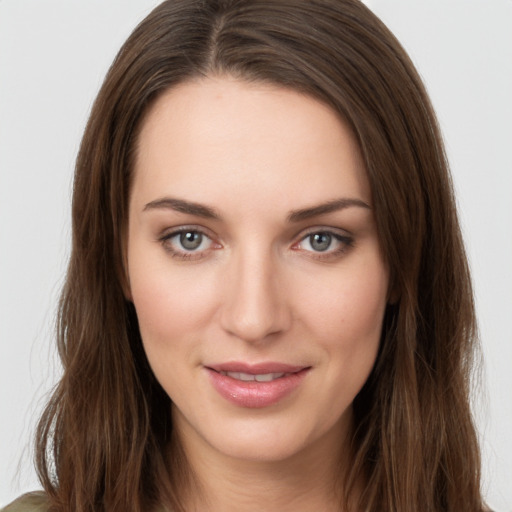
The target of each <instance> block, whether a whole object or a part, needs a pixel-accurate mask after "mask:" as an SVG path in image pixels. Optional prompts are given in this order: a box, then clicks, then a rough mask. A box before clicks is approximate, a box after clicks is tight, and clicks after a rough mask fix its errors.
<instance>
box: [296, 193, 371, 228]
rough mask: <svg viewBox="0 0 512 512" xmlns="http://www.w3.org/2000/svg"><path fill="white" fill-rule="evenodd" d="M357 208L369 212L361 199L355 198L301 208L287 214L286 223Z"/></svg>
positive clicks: (368, 206)
mask: <svg viewBox="0 0 512 512" xmlns="http://www.w3.org/2000/svg"><path fill="white" fill-rule="evenodd" d="M353 206H356V207H359V208H365V209H367V210H371V207H370V205H369V204H367V203H365V202H364V201H362V200H361V199H355V198H345V197H344V198H341V199H333V200H332V201H327V202H326V203H322V204H319V205H317V206H312V207H311V208H301V209H300V210H293V211H291V212H290V213H289V214H288V222H300V221H303V220H307V219H310V218H312V217H316V216H318V215H325V214H327V213H332V212H336V211H338V210H344V209H345V208H350V207H353Z"/></svg>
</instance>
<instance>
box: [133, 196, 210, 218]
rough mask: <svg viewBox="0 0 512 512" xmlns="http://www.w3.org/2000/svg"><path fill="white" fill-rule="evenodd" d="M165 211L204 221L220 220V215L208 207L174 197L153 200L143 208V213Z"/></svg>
mask: <svg viewBox="0 0 512 512" xmlns="http://www.w3.org/2000/svg"><path fill="white" fill-rule="evenodd" d="M157 209H166V210H174V211H176V212H179V213H187V214H189V215H196V216H198V217H203V218H205V219H216V220H219V219H220V215H219V214H218V213H217V212H216V210H215V209H214V208H212V207H210V206H206V205H204V204H200V203H194V202H192V201H184V200H183V199H176V198H174V197H162V198H160V199H155V200H154V201H151V202H149V203H147V204H146V206H144V208H143V211H147V210H157Z"/></svg>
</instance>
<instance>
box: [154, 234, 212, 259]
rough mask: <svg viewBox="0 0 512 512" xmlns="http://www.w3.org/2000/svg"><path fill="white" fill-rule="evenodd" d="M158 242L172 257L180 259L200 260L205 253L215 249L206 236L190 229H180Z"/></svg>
mask: <svg viewBox="0 0 512 512" xmlns="http://www.w3.org/2000/svg"><path fill="white" fill-rule="evenodd" d="M160 241H161V243H162V245H163V246H164V249H165V250H166V251H168V252H170V253H171V254H172V256H173V257H177V258H182V259H190V258H200V257H202V256H204V255H205V254H204V253H205V252H206V251H208V250H210V249H213V248H215V244H214V242H213V240H212V239H211V238H210V237H209V236H208V235H206V234H205V233H203V232H202V231H199V230H197V229H191V228H180V229H179V230H177V231H173V232H172V233H169V234H166V235H164V236H163V237H162V238H161V239H160Z"/></svg>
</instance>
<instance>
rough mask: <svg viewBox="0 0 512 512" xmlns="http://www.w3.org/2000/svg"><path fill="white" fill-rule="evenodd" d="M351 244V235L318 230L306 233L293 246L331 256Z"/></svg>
mask: <svg viewBox="0 0 512 512" xmlns="http://www.w3.org/2000/svg"><path fill="white" fill-rule="evenodd" d="M352 244H353V239H352V237H350V236H348V235H345V234H341V233H338V232H334V231H328V230H319V231H312V232H309V233H308V234H306V236H304V237H303V238H302V239H301V240H300V241H299V242H298V243H296V244H295V245H294V246H293V248H294V249H299V250H302V251H307V252H311V253H315V254H316V255H317V257H327V258H328V257H331V256H335V255H337V254H341V253H343V252H345V251H346V250H347V249H348V248H349V247H350V246H352Z"/></svg>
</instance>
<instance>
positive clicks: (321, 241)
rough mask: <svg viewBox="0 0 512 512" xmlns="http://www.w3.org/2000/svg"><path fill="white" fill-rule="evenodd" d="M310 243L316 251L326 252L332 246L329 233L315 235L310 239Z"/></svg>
mask: <svg viewBox="0 0 512 512" xmlns="http://www.w3.org/2000/svg"><path fill="white" fill-rule="evenodd" d="M309 241H310V243H311V247H313V249H314V250H315V251H326V250H327V249H329V246H330V245H331V235H329V234H328V233H315V234H314V235H311V236H310V237H309Z"/></svg>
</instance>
